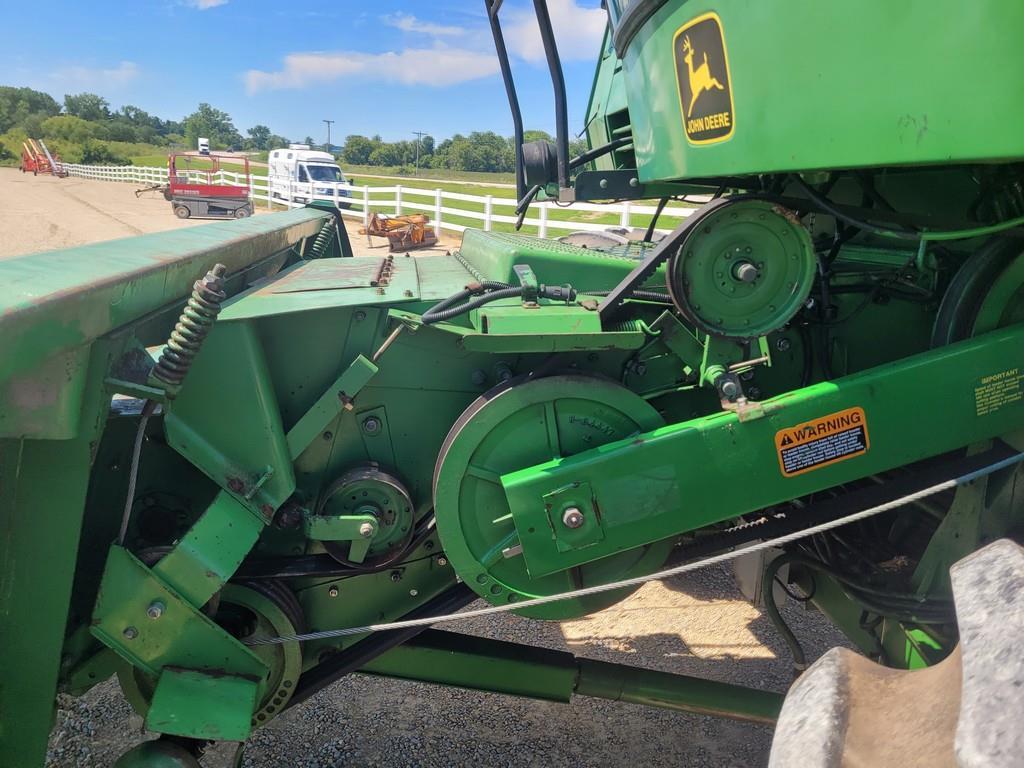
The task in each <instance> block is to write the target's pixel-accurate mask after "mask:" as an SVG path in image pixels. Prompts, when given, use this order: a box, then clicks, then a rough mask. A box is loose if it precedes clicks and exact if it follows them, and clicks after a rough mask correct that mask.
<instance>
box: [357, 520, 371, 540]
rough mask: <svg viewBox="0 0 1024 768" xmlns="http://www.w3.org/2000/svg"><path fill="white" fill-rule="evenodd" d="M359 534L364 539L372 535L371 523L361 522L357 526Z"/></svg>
mask: <svg viewBox="0 0 1024 768" xmlns="http://www.w3.org/2000/svg"><path fill="white" fill-rule="evenodd" d="M359 535H360V536H362V537H363V538H364V539H368V538H370V537H371V536H373V523H363V524H362V525H360V526H359Z"/></svg>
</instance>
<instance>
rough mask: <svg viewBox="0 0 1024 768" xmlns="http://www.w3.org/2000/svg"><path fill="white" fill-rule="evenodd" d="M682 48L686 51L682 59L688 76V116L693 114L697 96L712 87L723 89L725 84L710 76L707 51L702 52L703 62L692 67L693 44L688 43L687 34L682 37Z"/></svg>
mask: <svg viewBox="0 0 1024 768" xmlns="http://www.w3.org/2000/svg"><path fill="white" fill-rule="evenodd" d="M683 50H684V51H685V52H686V55H685V56H683V61H685V62H686V66H687V68H688V69H689V76H690V107H689V109H687V110H686V116H687V117H689V116H690V115H691V114H693V105H694V104H696V103H697V97H698V96H700V95H701V94H702V93H704V91H710V90H711V89H712V88H717V89H718V90H720V91H724V90H725V86H724V85H722V84H721V83H720V82H718V80H716V79H715V78H714V77H712V76H711V70H710V69H708V54H707V51H705V52H704V62H703V63H702V64H701V65H700V66H699V67H697V68H696V69H694V68H693V46H692V45H690V36H689V35H687V36H686V37H685V38H683Z"/></svg>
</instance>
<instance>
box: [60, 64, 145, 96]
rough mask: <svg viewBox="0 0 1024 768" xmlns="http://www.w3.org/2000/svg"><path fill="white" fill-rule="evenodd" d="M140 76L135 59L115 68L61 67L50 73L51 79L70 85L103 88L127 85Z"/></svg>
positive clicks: (95, 88)
mask: <svg viewBox="0 0 1024 768" xmlns="http://www.w3.org/2000/svg"><path fill="white" fill-rule="evenodd" d="M138 76H139V66H138V64H136V63H135V62H134V61H122V62H121V63H120V64H118V65H117V66H116V67H114V68H113V69H102V68H98V67H85V66H71V67H61V68H60V69H56V70H54V71H53V72H51V73H50V79H51V80H56V81H58V82H60V83H62V84H64V85H67V86H69V87H79V88H89V89H92V90H102V89H103V88H116V87H118V86H121V85H126V84H127V83H130V82H131V81H132V80H134V79H135V78H137V77H138Z"/></svg>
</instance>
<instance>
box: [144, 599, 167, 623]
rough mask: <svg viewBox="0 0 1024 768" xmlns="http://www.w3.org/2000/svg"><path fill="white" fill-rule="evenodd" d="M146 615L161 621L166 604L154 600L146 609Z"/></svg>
mask: <svg viewBox="0 0 1024 768" xmlns="http://www.w3.org/2000/svg"><path fill="white" fill-rule="evenodd" d="M146 615H147V616H149V618H151V619H159V618H160V617H161V616H163V615H164V604H163V603H162V602H160V601H159V600H154V601H153V602H152V603H150V604H149V607H148V608H146Z"/></svg>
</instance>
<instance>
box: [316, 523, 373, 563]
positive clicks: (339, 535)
mask: <svg viewBox="0 0 1024 768" xmlns="http://www.w3.org/2000/svg"><path fill="white" fill-rule="evenodd" d="M303 527H304V530H305V532H306V535H307V536H308V537H309V538H311V539H313V540H314V541H351V542H352V547H351V549H349V552H348V559H349V560H351V561H352V562H353V563H361V562H363V560H364V559H365V558H366V553H367V552H369V551H370V542H371V541H373V537H374V536H376V535H377V530H378V528H380V524H379V523H378V522H377V518H376V517H374V516H373V515H371V514H365V515H307V516H306V518H305V522H304V525H303Z"/></svg>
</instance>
